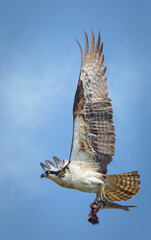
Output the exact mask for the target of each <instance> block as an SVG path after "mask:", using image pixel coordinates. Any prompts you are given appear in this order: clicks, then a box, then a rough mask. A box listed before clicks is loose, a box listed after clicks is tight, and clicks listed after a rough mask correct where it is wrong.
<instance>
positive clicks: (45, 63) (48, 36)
mask: <svg viewBox="0 0 151 240" xmlns="http://www.w3.org/2000/svg"><path fill="white" fill-rule="evenodd" d="M150 13H151V3H150V1H147V0H144V1H133V0H132V1H130V0H127V1H122V0H121V1H118V0H117V1H116V0H115V1H111V0H109V1H101V0H99V1H95V0H94V1H89V0H87V1H85V0H84V1H78V0H77V1H71V0H70V1H67V0H64V1H57V0H55V1H45V0H44V1H39V0H35V1H34V0H30V1H29V0H26V1H23V0H22V1H21V0H20V1H19V0H14V1H10V0H5V1H4V0H1V1H0V108H1V117H0V128H1V130H0V132H1V138H0V148H1V150H0V164H1V167H0V239H3V240H7V239H12V240H13V239H15V240H18V239H22V240H26V239H29V240H30V239H32V240H33V239H48V238H49V239H55V240H58V239H60V238H62V237H63V238H64V239H67V240H68V239H73V240H74V239H83V238H85V239H87V240H89V239H94V238H97V239H100V238H102V239H103V238H105V239H106V240H108V239H111V238H112V239H114V238H116V239H122V240H125V239H138V240H139V239H142V238H145V237H147V236H148V234H149V233H150V229H149V227H150V213H151V211H150V207H148V205H149V201H150V198H151V193H150V168H151V161H150V152H151V145H150V134H151V128H150V122H151V104H150V102H151V99H150V96H151V94H150V92H151V80H150V68H151V58H150V56H151V47H150V43H151V31H150V29H151V28H150V23H151V14H150ZM91 28H92V29H93V31H94V34H95V36H96V38H97V36H98V32H99V30H100V33H101V37H102V40H103V42H104V55H105V65H107V67H108V68H107V73H106V74H107V76H108V88H109V96H110V98H112V102H113V108H114V122H115V126H116V134H117V141H116V155H115V157H114V159H113V160H114V161H113V162H112V163H111V165H110V166H109V171H108V172H109V173H124V172H128V171H133V170H139V172H140V174H141V180H142V184H141V191H140V193H139V194H138V195H137V196H135V197H134V198H133V199H132V200H129V201H128V202H126V203H125V204H129V205H137V206H139V207H138V208H136V209H133V210H132V211H131V212H124V211H119V210H104V211H102V212H100V213H99V214H98V215H99V218H100V225H99V226H92V225H91V224H89V223H87V220H86V219H87V216H88V213H89V204H90V203H91V202H92V201H93V199H94V197H95V195H94V194H86V193H81V192H78V191H75V190H68V189H63V188H61V187H59V186H57V185H56V184H55V183H53V182H51V181H49V180H47V179H40V174H41V173H42V169H41V167H40V165H39V162H42V161H44V160H45V159H50V160H52V156H54V155H56V156H58V157H59V158H60V159H65V158H66V159H68V157H69V154H70V147H71V139H72V105H73V99H74V94H75V90H76V85H77V81H78V76H79V72H80V65H81V56H80V51H79V48H78V45H77V43H76V41H75V38H76V39H78V41H79V42H80V43H81V45H82V47H83V48H84V47H85V40H84V34H83V30H84V29H85V30H86V32H87V34H88V37H89V38H90V39H91V32H90V29H91Z"/></svg>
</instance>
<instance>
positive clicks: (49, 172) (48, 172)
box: [40, 156, 69, 179]
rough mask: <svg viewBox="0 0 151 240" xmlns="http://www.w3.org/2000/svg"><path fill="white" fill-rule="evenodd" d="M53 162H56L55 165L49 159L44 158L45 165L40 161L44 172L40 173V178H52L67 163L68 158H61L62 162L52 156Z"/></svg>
mask: <svg viewBox="0 0 151 240" xmlns="http://www.w3.org/2000/svg"><path fill="white" fill-rule="evenodd" d="M53 159H54V161H55V163H56V166H55V165H54V164H53V163H52V162H51V161H49V160H46V161H45V162H46V164H47V165H45V164H44V163H40V165H41V167H42V168H43V169H44V171H45V172H44V173H43V174H41V178H44V177H45V178H50V179H54V178H55V177H56V176H57V175H58V174H59V173H60V172H61V171H62V170H63V169H64V168H65V167H66V166H67V165H68V163H69V161H68V160H63V163H62V161H61V160H60V159H59V158H57V157H55V156H54V157H53Z"/></svg>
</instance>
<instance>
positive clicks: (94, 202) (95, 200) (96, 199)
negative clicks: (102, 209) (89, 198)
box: [90, 193, 100, 207]
mask: <svg viewBox="0 0 151 240" xmlns="http://www.w3.org/2000/svg"><path fill="white" fill-rule="evenodd" d="M99 198H100V194H99V193H97V195H96V198H95V199H94V201H93V202H92V203H91V204H90V207H93V205H94V204H96V203H97V202H98V199H99Z"/></svg>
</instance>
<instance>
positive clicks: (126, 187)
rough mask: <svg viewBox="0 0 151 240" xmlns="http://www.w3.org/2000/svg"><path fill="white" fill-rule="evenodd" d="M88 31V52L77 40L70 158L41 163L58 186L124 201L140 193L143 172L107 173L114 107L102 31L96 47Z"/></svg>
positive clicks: (112, 133) (111, 154) (109, 160)
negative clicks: (78, 68) (78, 55)
mask: <svg viewBox="0 0 151 240" xmlns="http://www.w3.org/2000/svg"><path fill="white" fill-rule="evenodd" d="M91 33H92V43H91V47H90V51H89V42H88V37H87V34H86V33H85V32H84V34H85V39H86V48H85V55H84V54H83V50H82V47H81V45H80V43H79V42H78V41H77V42H78V45H79V47H80V51H81V56H82V65H81V71H80V77H79V82H78V86H77V90H76V94H75V99H74V105H73V118H74V126H73V139H72V147H71V153H70V159H69V161H68V160H64V162H63V164H62V162H61V160H60V159H58V158H57V157H54V161H55V163H56V167H55V166H54V164H53V163H51V162H50V161H48V160H47V161H46V163H47V166H46V165H45V164H43V163H41V166H42V168H43V169H44V171H45V172H44V173H43V174H42V175H41V177H46V178H49V179H51V180H53V181H54V182H56V183H57V184H58V185H60V186H62V187H66V188H71V189H77V190H79V191H83V192H88V193H96V199H95V200H94V204H95V203H97V202H98V201H103V202H106V201H121V200H128V199H130V198H132V196H133V195H135V194H137V193H138V192H139V189H140V187H139V186H138V185H139V184H140V181H139V180H138V179H139V178H140V175H139V174H138V172H137V171H134V172H130V173H125V174H112V175H108V174H107V166H108V164H110V162H111V161H112V156H113V155H114V153H115V138H116V135H115V127H114V123H113V109H112V103H111V99H110V98H109V97H108V91H107V83H106V81H107V77H106V76H105V72H106V66H104V55H103V54H102V52H103V43H102V44H101V38H100V33H99V36H98V40H97V43H96V47H95V39H94V34H93V31H91Z"/></svg>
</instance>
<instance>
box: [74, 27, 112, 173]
mask: <svg viewBox="0 0 151 240" xmlns="http://www.w3.org/2000/svg"><path fill="white" fill-rule="evenodd" d="M84 34H85V38H86V51H85V58H84V60H83V61H82V67H81V72H80V77H79V82H78V86H77V90H76V94H75V100H74V106H73V117H74V131H73V141H72V149H71V155H70V161H83V162H86V161H87V162H90V163H91V167H92V165H94V167H95V168H97V171H99V172H102V173H106V172H107V166H108V164H109V163H110V162H111V161H112V156H113V155H114V152H115V149H114V146H115V138H116V136H115V133H114V132H115V127H114V124H113V109H112V103H111V99H110V98H108V91H107V83H106V81H107V77H106V76H104V75H105V72H106V68H107V67H106V66H105V67H104V66H103V64H104V55H102V51H103V43H102V44H101V46H100V33H99V36H98V41H97V44H96V48H95V51H94V42H95V40H94V34H93V31H92V44H91V49H90V54H89V55H88V37H87V34H86V33H85V32H84ZM79 46H80V45H79ZM80 50H81V48H80ZM81 52H82V51H81ZM92 163H93V164H92Z"/></svg>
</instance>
